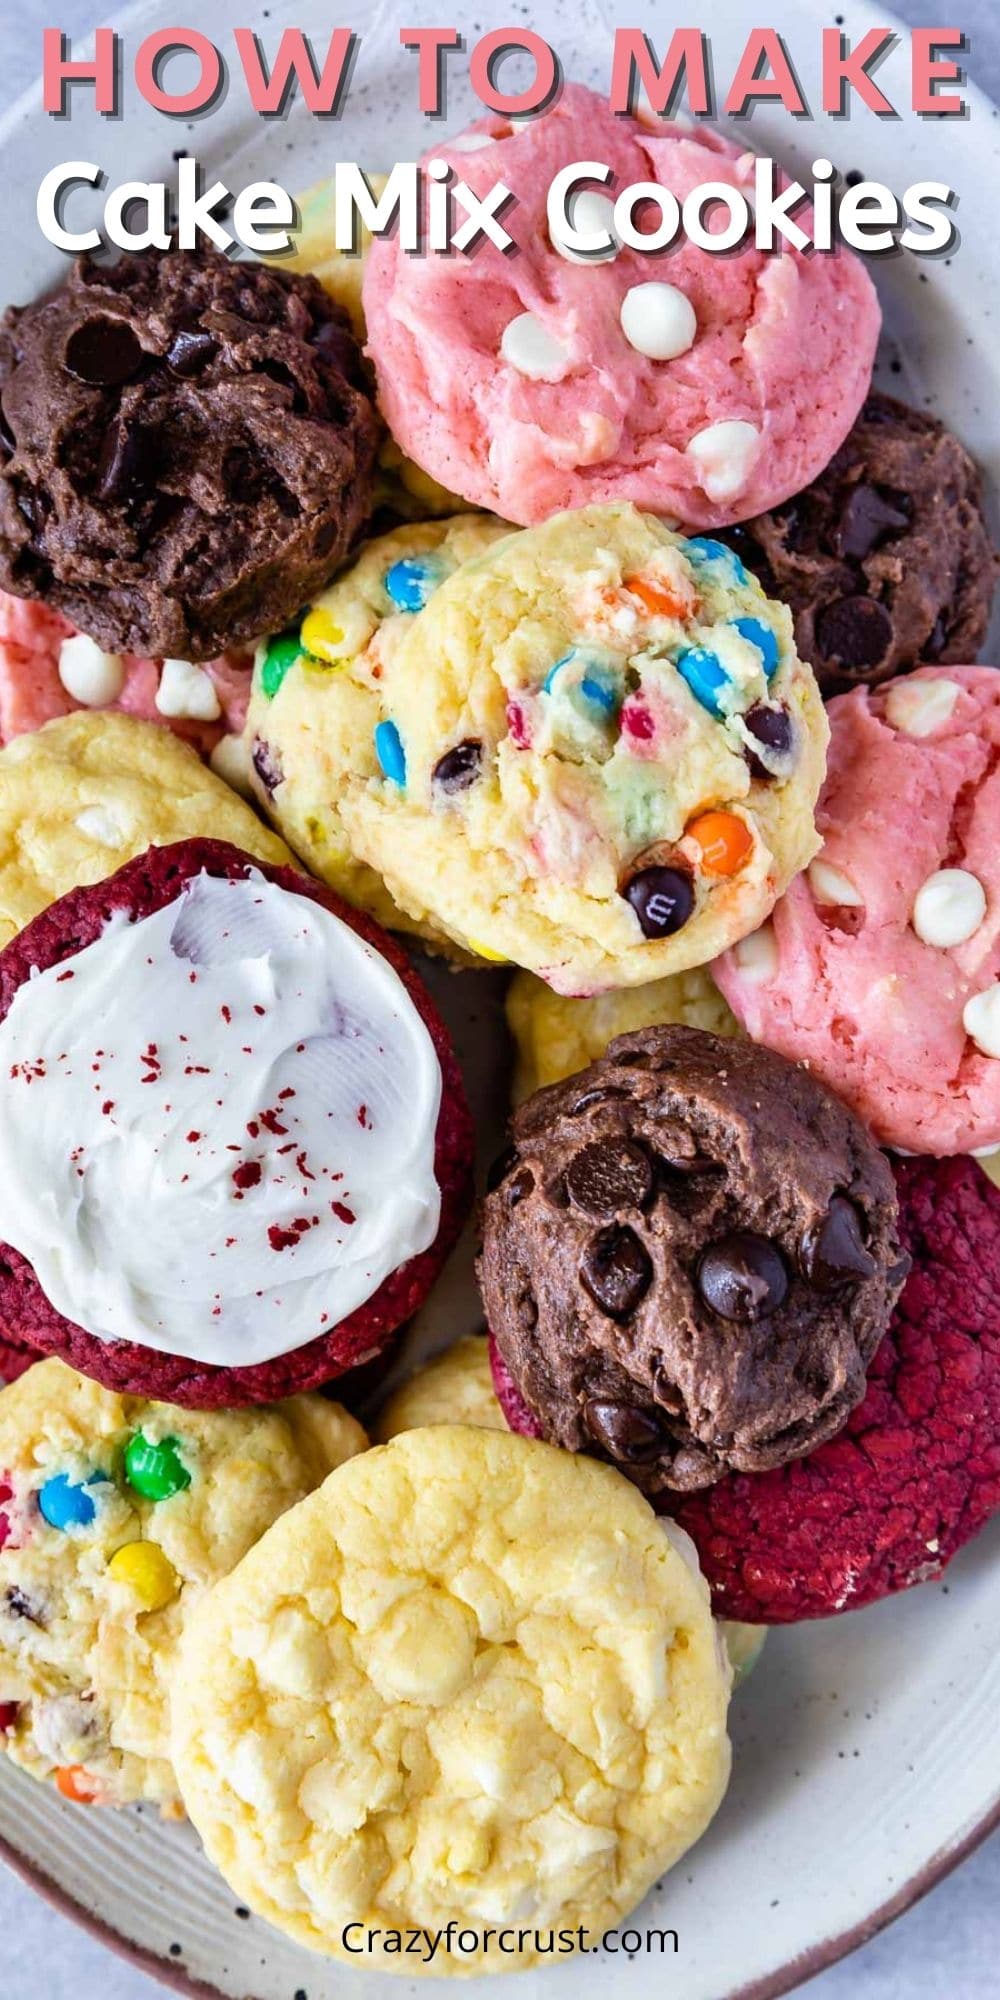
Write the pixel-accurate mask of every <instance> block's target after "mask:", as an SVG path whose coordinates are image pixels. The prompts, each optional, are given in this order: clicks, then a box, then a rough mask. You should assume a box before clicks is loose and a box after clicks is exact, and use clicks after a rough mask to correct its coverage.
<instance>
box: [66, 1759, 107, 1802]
mask: <svg viewBox="0 0 1000 2000" xmlns="http://www.w3.org/2000/svg"><path fill="white" fill-rule="evenodd" d="M55 1777H56V1785H57V1786H58V1789H59V1790H60V1791H61V1793H62V1795H63V1798H64V1799H72V1800H73V1802H74V1804H75V1805H78V1806H92V1805H93V1803H94V1800H95V1799H96V1798H97V1797H98V1796H99V1793H100V1786H99V1785H98V1783H97V1780H96V1778H92V1777H91V1775H90V1772H89V1771H85V1770H84V1768H83V1765H82V1764H60V1766H59V1769H58V1770H57V1772H56V1774H55Z"/></svg>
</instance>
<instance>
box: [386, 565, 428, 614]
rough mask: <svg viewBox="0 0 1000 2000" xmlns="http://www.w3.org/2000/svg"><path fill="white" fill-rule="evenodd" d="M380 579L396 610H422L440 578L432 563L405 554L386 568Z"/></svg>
mask: <svg viewBox="0 0 1000 2000" xmlns="http://www.w3.org/2000/svg"><path fill="white" fill-rule="evenodd" d="M382 580H383V582H384V584H385V588H386V594H387V596H389V597H391V599H392V601H393V603H394V605H395V606H396V610H397V611H422V610H423V608H424V605H425V604H426V602H427V599H428V598H429V597H430V596H432V594H433V592H434V591H435V590H436V589H437V587H438V584H439V583H440V581H441V578H440V573H439V571H438V570H437V569H436V567H435V565H434V564H433V563H429V562H421V561H418V560H417V559H416V558H415V557H414V556H405V557H404V558H403V559H402V561H400V562H395V563H393V565H392V568H391V569H387V570H386V573H385V576H384V577H383V579H382Z"/></svg>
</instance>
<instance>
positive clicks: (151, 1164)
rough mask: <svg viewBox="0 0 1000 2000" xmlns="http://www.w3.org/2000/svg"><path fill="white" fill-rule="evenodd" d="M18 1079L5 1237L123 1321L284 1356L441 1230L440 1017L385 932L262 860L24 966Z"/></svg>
mask: <svg viewBox="0 0 1000 2000" xmlns="http://www.w3.org/2000/svg"><path fill="white" fill-rule="evenodd" d="M68 973H69V974H71V975H72V976H71V977H69V978H68V977H67V974H68ZM0 1079H2V1082H0V1091H2V1111H0V1239H2V1240H3V1241H6V1242H8V1243H11V1244H13V1245H14V1247H15V1248H16V1249H18V1250H20V1251H21V1253H22V1255H24V1256H25V1257H27V1258H29V1259H30V1261H31V1263H32V1264H33V1266H34V1268H35V1271H36V1273H37V1276H38V1280H39V1283H40V1284H41V1287H42V1289H43V1291H44V1292H45V1294H46V1296H47V1297H48V1298H49V1299H50V1300H51V1302H52V1304H53V1305H54V1306H56V1307H57V1309H58V1310H59V1311H60V1312H61V1313H63V1314H65V1316H66V1317H67V1318H68V1319H70V1320H74V1321H75V1322H76V1323H77V1324H78V1325H80V1326H83V1327H85V1328H86V1330H87V1331H88V1332H89V1333H91V1334H94V1335H95V1336H96V1337H97V1338H98V1339H100V1340H111V1339H124V1340H133V1341H137V1342H138V1343H139V1344H140V1345H141V1346H143V1347H148V1348H153V1349H156V1350H158V1351H160V1352H162V1353H168V1354H179V1355H186V1356H188V1357H190V1358H191V1359H193V1360H197V1361H205V1362H215V1363H218V1364H220V1365H222V1366H226V1367H235V1366H246V1365H248V1364H250V1363H253V1362H259V1361H267V1360H270V1359H271V1358H272V1357H273V1356H274V1355H278V1354H285V1353H288V1352H290V1351H291V1350H292V1349H294V1348H297V1347H301V1346H303V1345H304V1344H305V1343H306V1342H307V1341H309V1340H313V1339H315V1338H316V1337H317V1335H320V1334H323V1333H324V1332H327V1331H329V1330H330V1329H331V1328H332V1327H334V1326H335V1325H336V1324H337V1323H338V1321H340V1320H342V1319H344V1318H345V1317H346V1315H347V1314H348V1313H350V1312H353V1311H354V1309H355V1308H356V1307H357V1306H360V1305H362V1304H363V1303H364V1301H365V1300H366V1299H369V1298H371V1296H372V1294H373V1293H374V1292H375V1291H376V1290H377V1289H378V1287H379V1285H381V1284H382V1282H383V1280H384V1279H385V1278H387V1277H388V1276H389V1274H390V1273H391V1272H392V1271H395V1270H396V1269H397V1268H398V1267H399V1265H401V1264H403V1263H405V1262H406V1260H407V1259H408V1258H409V1257H412V1256H414V1255H416V1254H417V1252H419V1251H421V1250H425V1249H427V1248H428V1246H429V1245H430V1244H431V1243H432V1242H433V1240H434V1237H435V1235H436V1233H437V1228H438V1221H439V1214H440V1193H439V1189H438V1186H437V1182H436V1180H435V1177H434V1141H435V1132H436V1126H437V1118H438V1110H439V1106H440V1099H441V1071H440V1066H439V1064H438V1060H437V1056H436V1053H435V1050H434V1045H433V1043H432V1041H431V1038H430V1035H429V1033H428V1031H427V1029H426V1027H425V1026H424V1024H423V1022H422V1020H421V1019H420V1016H419V1014H418V1013H417V1011H416V1009H415V1007H414V1006H413V1003H412V1001H411V1000H410V998H409V996H408V994H407V993H406V990H405V988H404V986H403V984H402V982H401V980H400V979H399V978H398V976H397V974H396V973H395V972H394V971H393V970H392V968H391V966H389V965H387V964H386V962H385V960H384V959H383V958H382V957H381V956H380V955H379V953H378V952H376V951H373V950H372V949H371V947H370V946H368V945H366V944H364V943H363V942H362V940H361V939H360V938H359V937H357V936H356V934H355V933H354V931H352V930H350V929H349V928H348V926H347V925H346V924H343V923H341V922H340V920H339V919H338V918H337V917H334V916H333V915H331V913H330V912H329V911H328V910H325V909H323V908H322V907H321V906H320V905H318V904H316V903H314V902H312V901H311V900H310V899H308V898H306V897H304V896H297V895H295V894H293V893H291V892H289V891H288V890H286V889H280V888H278V887H277V886H276V885H275V884H274V883H271V882H268V881H266V880H265V879H264V877H263V876H261V875H259V874H257V873H256V872H254V873H253V874H252V875H251V876H250V877H249V878H247V879H245V880H242V881H239V882H225V881H217V880H214V879H212V878H209V877H207V876H198V877H196V878H195V879H194V880H192V881H191V882H190V883H189V884H188V885H187V886H186V887H185V889H184V891H183V893H182V894H181V896H180V897H178V899H177V900H176V901H175V902H173V903H170V904H168V905H167V906H166V908H164V909H162V910H158V911H157V912H156V913H155V914H154V915H152V916H149V917H144V918H142V919H140V920H139V921H138V922H136V923H132V922H130V920H129V918H128V916H127V915H126V914H125V913H124V912H122V913H121V914H116V915H115V916H114V917H112V918H111V919H110V921H109V922H108V924H107V925H106V927H105V929H104V931H103V933H102V935H101V936H100V937H99V938H98V939H97V940H96V941H95V943H93V944H91V945H89V946H87V947H86V949H85V950H83V951H80V952H77V953H76V954H75V956H73V957H71V958H70V959H68V960H66V961H64V962H63V963H62V964H61V965H56V966H53V967H51V968H49V969H48V970H46V971H44V972H40V973H37V974H36V975H35V976H34V977H33V978H31V979H30V980H27V981H25V983H24V984H23V985H22V986H21V987H20V988H19V990H18V992H17V993H16V995H15V997H14V1001H13V1003H12V1005H11V1008H10V1011H9V1013H8V1015H7V1017H6V1020H4V1021H3V1022H2V1023H0ZM220 1100H221V1102H220Z"/></svg>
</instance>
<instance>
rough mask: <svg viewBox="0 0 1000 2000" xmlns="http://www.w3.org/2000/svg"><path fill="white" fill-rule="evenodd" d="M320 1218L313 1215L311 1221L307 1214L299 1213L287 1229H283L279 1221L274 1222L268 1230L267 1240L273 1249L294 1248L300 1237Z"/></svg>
mask: <svg viewBox="0 0 1000 2000" xmlns="http://www.w3.org/2000/svg"><path fill="white" fill-rule="evenodd" d="M318 1219H319V1218H318V1217H317V1216H313V1218H312V1221H310V1219H309V1217H308V1216H307V1215H297V1216H296V1218H295V1221H294V1222H293V1223H291V1224H290V1225H289V1227H288V1228H287V1229H282V1227H281V1224H280V1223H278V1222H272V1224H271V1226H270V1228H269V1230H268V1232H267V1240H268V1242H269V1244H270V1245H271V1248H272V1250H293V1249H294V1248H295V1245H296V1243H297V1242H298V1240H299V1237H300V1236H304V1235H305V1233H306V1230H307V1229H311V1228H312V1226H313V1223H314V1222H316V1221H318Z"/></svg>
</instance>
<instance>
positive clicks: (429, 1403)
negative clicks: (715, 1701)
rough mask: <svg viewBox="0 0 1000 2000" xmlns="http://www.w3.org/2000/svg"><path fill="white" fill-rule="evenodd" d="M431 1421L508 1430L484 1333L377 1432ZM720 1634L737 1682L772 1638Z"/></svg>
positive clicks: (428, 1368)
mask: <svg viewBox="0 0 1000 2000" xmlns="http://www.w3.org/2000/svg"><path fill="white" fill-rule="evenodd" d="M425 1424H476V1425H477V1426H478V1427H479V1428H480V1429H481V1430H488V1431H505V1430H506V1429H507V1422H506V1418H505V1417H504V1413H503V1411H502V1410H501V1408H500V1405H499V1403H498V1402H497V1399H496V1394H495V1391H494V1388H493V1377H492V1374H491V1373H490V1358H489V1344H488V1342H487V1341H486V1340H485V1339H484V1338H483V1336H482V1335H481V1334H469V1335H467V1336H466V1337H465V1339H464V1340H456V1342H455V1344H454V1346H453V1347H447V1348H445V1350H444V1353H443V1354H436V1355H435V1356H434V1359H433V1361H428V1362H427V1363H426V1364H425V1366H424V1367H423V1368H418V1369H417V1372H416V1374H415V1375H411V1376H410V1379H409V1381H408V1382H404V1383H403V1384H402V1386H401V1387H400V1388H398V1389H397V1390H396V1391H395V1392H394V1394H393V1395H391V1396H390V1397H389V1399H388V1402H386V1403H385V1404H383V1407H382V1409H381V1410H380V1411H379V1414H378V1418H377V1420H376V1423H375V1430H374V1435H375V1437H376V1438H377V1439H378V1441H379V1443H381V1444H387V1443H388V1441H389V1439H390V1438H394V1437H398V1436H399V1434H400V1432H401V1431H411V1430H417V1429H418V1428H419V1427H420V1426H421V1425H425ZM719 1633H720V1636H721V1638H722V1639H723V1641H724V1643H725V1646H726V1649H727V1651H728V1653H729V1658H730V1661H731V1663H732V1668H733V1675H734V1679H735V1681H736V1683H737V1684H738V1683H739V1682H740V1681H744V1680H746V1677H747V1675H748V1674H749V1673H750V1672H751V1671H752V1669H753V1668H754V1667H755V1666H756V1664H757V1661H758V1660H759V1658H760V1655H761V1652H762V1650H763V1645H764V1641H765V1639H766V1638H767V1626H766V1625H741V1624H738V1623H736V1621H735V1620H733V1619H731V1618H720V1619H719Z"/></svg>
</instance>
